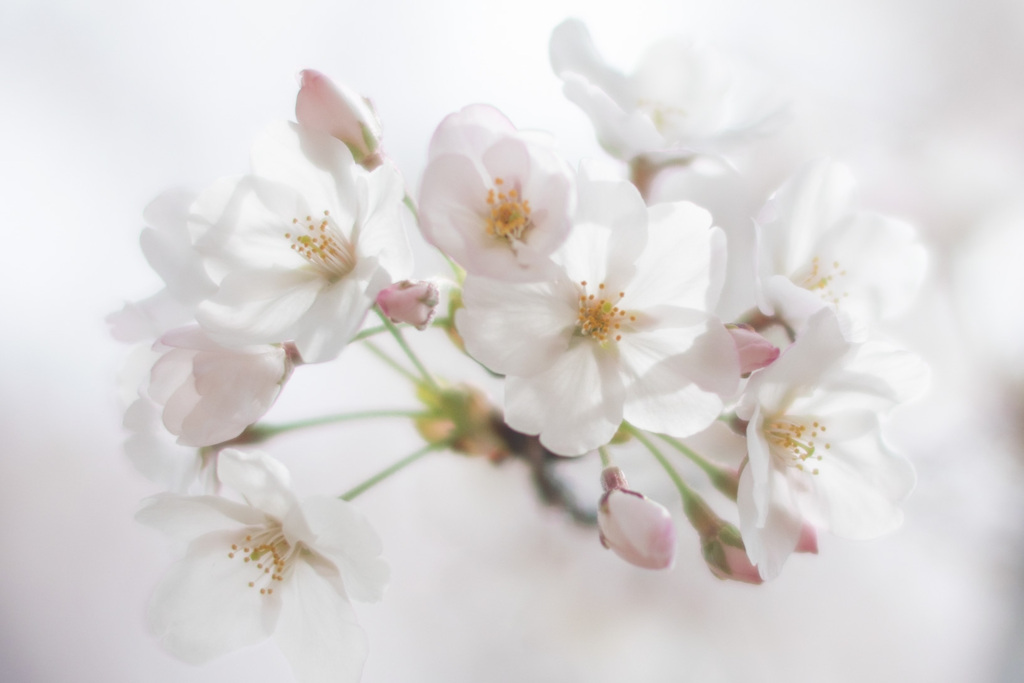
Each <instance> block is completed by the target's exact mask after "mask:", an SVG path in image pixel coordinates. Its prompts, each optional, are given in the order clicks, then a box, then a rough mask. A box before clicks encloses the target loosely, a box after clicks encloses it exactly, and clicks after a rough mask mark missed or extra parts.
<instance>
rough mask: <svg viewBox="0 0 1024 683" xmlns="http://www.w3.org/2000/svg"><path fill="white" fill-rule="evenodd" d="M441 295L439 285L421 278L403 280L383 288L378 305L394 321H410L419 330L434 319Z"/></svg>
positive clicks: (378, 296) (378, 298)
mask: <svg viewBox="0 0 1024 683" xmlns="http://www.w3.org/2000/svg"><path fill="white" fill-rule="evenodd" d="M438 301H440V297H439V295H438V291H437V285H435V284H434V283H433V282H427V281H426V280H421V281H420V282H409V281H408V280H402V281H401V282H396V283H395V284H393V285H391V286H390V287H387V288H385V289H383V290H381V292H380V294H378V295H377V305H378V306H380V310H382V311H384V315H386V316H387V317H388V318H390V319H391V322H394V323H408V324H410V325H413V326H415V327H416V329H417V330H425V329H427V326H428V325H430V321H432V320H433V319H434V313H435V312H436V310H437V303H438Z"/></svg>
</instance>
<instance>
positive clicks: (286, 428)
mask: <svg viewBox="0 0 1024 683" xmlns="http://www.w3.org/2000/svg"><path fill="white" fill-rule="evenodd" d="M424 415H425V413H423V411H421V410H363V411H360V412H357V413H338V414H337V415H324V416H322V417H313V418H309V419H308V420H296V421H295V422H286V423H284V424H278V425H256V426H255V427H253V431H254V432H256V434H257V435H258V436H259V437H260V439H261V440H262V439H269V438H270V437H272V436H277V435H278V434H284V433H285V432H292V431H295V430H297V429H305V428H307V427H319V426H321V425H329V424H337V423H339V422H350V421H352V420H372V419H376V418H387V417H408V418H417V417H423V416H424Z"/></svg>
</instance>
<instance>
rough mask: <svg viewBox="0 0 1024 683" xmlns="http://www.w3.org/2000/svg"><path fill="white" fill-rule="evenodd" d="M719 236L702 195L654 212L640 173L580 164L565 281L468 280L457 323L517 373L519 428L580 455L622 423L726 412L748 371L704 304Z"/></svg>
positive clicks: (644, 424)
mask: <svg viewBox="0 0 1024 683" xmlns="http://www.w3.org/2000/svg"><path fill="white" fill-rule="evenodd" d="M717 233H718V231H717V230H716V229H712V226H711V216H710V215H709V214H708V213H707V212H706V211H704V210H703V209H701V208H699V207H697V206H694V205H693V204H689V203H686V202H678V203H673V204H660V205H657V206H654V207H651V208H650V209H648V208H647V207H646V206H645V205H644V203H643V200H642V199H641V197H640V195H639V193H638V192H637V190H636V188H635V187H633V186H632V185H631V184H630V183H627V182H622V181H616V182H609V181H598V180H591V179H590V178H589V177H588V173H587V171H586V170H585V169H583V170H581V173H580V181H579V211H578V214H577V218H576V223H575V225H574V226H573V230H572V232H571V234H570V236H569V239H568V240H567V241H566V243H565V244H564V245H563V246H562V248H561V249H560V250H559V251H558V252H557V253H556V254H555V260H556V262H557V263H558V265H559V270H558V271H557V272H556V273H555V274H554V277H552V278H551V279H549V280H547V281H545V282H538V283H509V282H502V281H500V280H494V279H491V278H484V277H472V276H470V277H468V278H467V279H466V283H465V288H464V290H463V303H464V304H465V308H463V309H462V310H460V311H459V312H458V313H457V315H456V324H457V326H458V329H459V332H460V333H461V334H462V336H463V338H464V340H465V344H466V349H467V351H468V352H469V353H470V355H472V356H473V357H474V358H476V359H477V360H479V361H480V362H481V363H483V364H484V365H485V366H487V367H488V368H490V369H491V370H493V371H495V372H498V373H501V374H504V375H507V378H506V381H505V419H506V421H507V422H508V424H509V425H510V426H511V427H512V428H513V429H516V430H518V431H520V432H523V433H526V434H539V435H540V441H541V443H543V444H544V445H545V446H546V447H547V448H549V449H551V450H552V451H554V452H556V453H560V454H563V455H578V454H581V453H585V452H587V451H589V450H592V449H594V448H596V447H598V446H600V445H602V444H605V443H607V442H608V441H609V440H610V439H611V438H612V436H613V435H614V434H615V432H616V430H617V429H618V428H619V425H620V424H621V423H622V421H623V419H625V420H628V421H629V422H630V423H632V424H634V425H635V426H637V427H639V428H641V429H647V430H651V431H656V432H666V433H670V434H673V435H676V436H687V435H690V434H693V433H696V432H697V431H700V430H701V429H703V428H704V427H706V426H707V425H708V424H710V423H711V422H712V421H713V420H714V419H715V418H717V417H718V414H719V412H720V410H721V408H722V399H721V398H720V395H728V394H730V393H731V392H733V391H734V390H735V388H736V385H737V382H738V378H739V368H738V359H737V355H736V350H735V347H734V344H733V342H732V340H731V338H730V336H729V334H728V332H726V330H725V328H724V326H723V325H722V324H721V323H719V322H718V321H717V320H715V319H714V318H712V317H711V316H709V315H708V314H707V313H706V312H705V311H706V310H707V304H708V298H709V296H711V295H713V294H712V293H710V292H709V289H710V287H709V285H710V276H709V260H710V253H711V243H712V241H713V240H714V239H715V237H716V235H717Z"/></svg>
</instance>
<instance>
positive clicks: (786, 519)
mask: <svg viewBox="0 0 1024 683" xmlns="http://www.w3.org/2000/svg"><path fill="white" fill-rule="evenodd" d="M926 381H927V368H926V367H925V366H924V364H923V363H922V362H921V361H920V360H919V359H918V358H917V357H916V356H914V355H913V354H910V353H909V352H906V351H903V350H900V349H896V348H894V347H891V346H889V345H887V344H883V343H881V342H868V343H864V344H852V343H851V342H849V341H848V340H847V339H846V338H844V337H843V334H842V332H841V330H840V325H839V322H838V319H837V318H836V316H835V314H834V313H833V312H832V311H831V310H822V311H820V312H819V313H817V314H816V315H814V316H813V317H812V318H811V320H810V321H809V323H808V325H807V327H806V329H805V331H804V332H803V334H801V335H800V336H799V337H797V340H796V341H795V342H794V343H793V344H792V345H791V346H790V347H789V348H787V349H786V351H785V352H783V353H782V355H781V356H779V359H778V360H776V361H775V362H774V363H772V364H771V365H769V366H768V367H767V368H765V369H763V370H760V371H758V372H756V373H755V374H754V375H753V376H752V377H751V378H750V381H749V383H748V384H747V387H746V389H745V391H744V394H743V398H742V400H741V403H740V406H739V408H738V409H737V415H738V416H739V417H740V418H742V419H745V420H748V421H749V422H748V424H747V454H748V461H747V464H746V466H745V467H744V468H743V472H742V473H741V475H740V483H739V494H738V501H737V502H738V505H739V512H740V529H741V532H742V534H743V542H744V544H745V545H746V548H747V554H748V555H749V557H750V560H751V561H752V562H753V563H754V564H755V565H757V568H758V570H759V571H760V574H761V576H762V577H763V578H765V579H771V578H774V577H775V576H777V575H778V573H779V572H780V571H781V569H782V564H783V563H784V562H785V560H786V558H787V557H788V556H789V554H790V553H791V552H793V551H794V550H796V549H797V547H798V545H800V544H801V543H803V544H804V545H806V544H807V542H808V541H807V537H808V531H807V530H806V528H805V525H806V524H810V525H811V526H813V527H815V528H818V529H823V530H827V531H830V532H832V533H834V534H836V535H837V536H842V537H844V538H852V539H867V538H874V537H876V536H880V535H882V534H885V533H887V532H889V531H892V530H894V529H896V528H897V527H898V526H899V525H900V523H901V522H902V519H903V515H902V511H901V510H900V508H899V503H900V501H902V500H903V499H904V498H905V497H906V496H907V495H909V493H910V491H911V489H913V487H914V481H915V475H914V468H913V466H912V465H911V464H910V462H909V461H908V460H907V459H906V458H905V457H904V456H902V455H900V454H898V453H896V452H895V451H893V449H892V448H891V447H890V446H889V445H888V444H887V443H886V442H885V440H884V439H883V438H882V434H881V424H880V414H882V413H883V412H885V411H888V410H889V409H891V408H892V407H893V406H895V405H896V404H897V403H899V402H902V401H905V400H907V399H908V398H911V397H913V396H915V395H918V394H919V393H921V391H922V390H923V389H924V387H925V384H926ZM802 538H803V539H804V541H801V539H802Z"/></svg>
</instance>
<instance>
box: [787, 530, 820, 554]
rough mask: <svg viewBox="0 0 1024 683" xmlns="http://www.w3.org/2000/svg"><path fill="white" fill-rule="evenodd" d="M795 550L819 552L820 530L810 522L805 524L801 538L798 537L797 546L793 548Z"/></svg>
mask: <svg viewBox="0 0 1024 683" xmlns="http://www.w3.org/2000/svg"><path fill="white" fill-rule="evenodd" d="M793 552H796V553H810V554H812V555H817V554H818V532H817V531H815V529H814V527H813V526H811V525H810V524H804V525H803V527H802V528H801V529H800V538H799V539H797V542H796V548H794V549H793Z"/></svg>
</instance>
